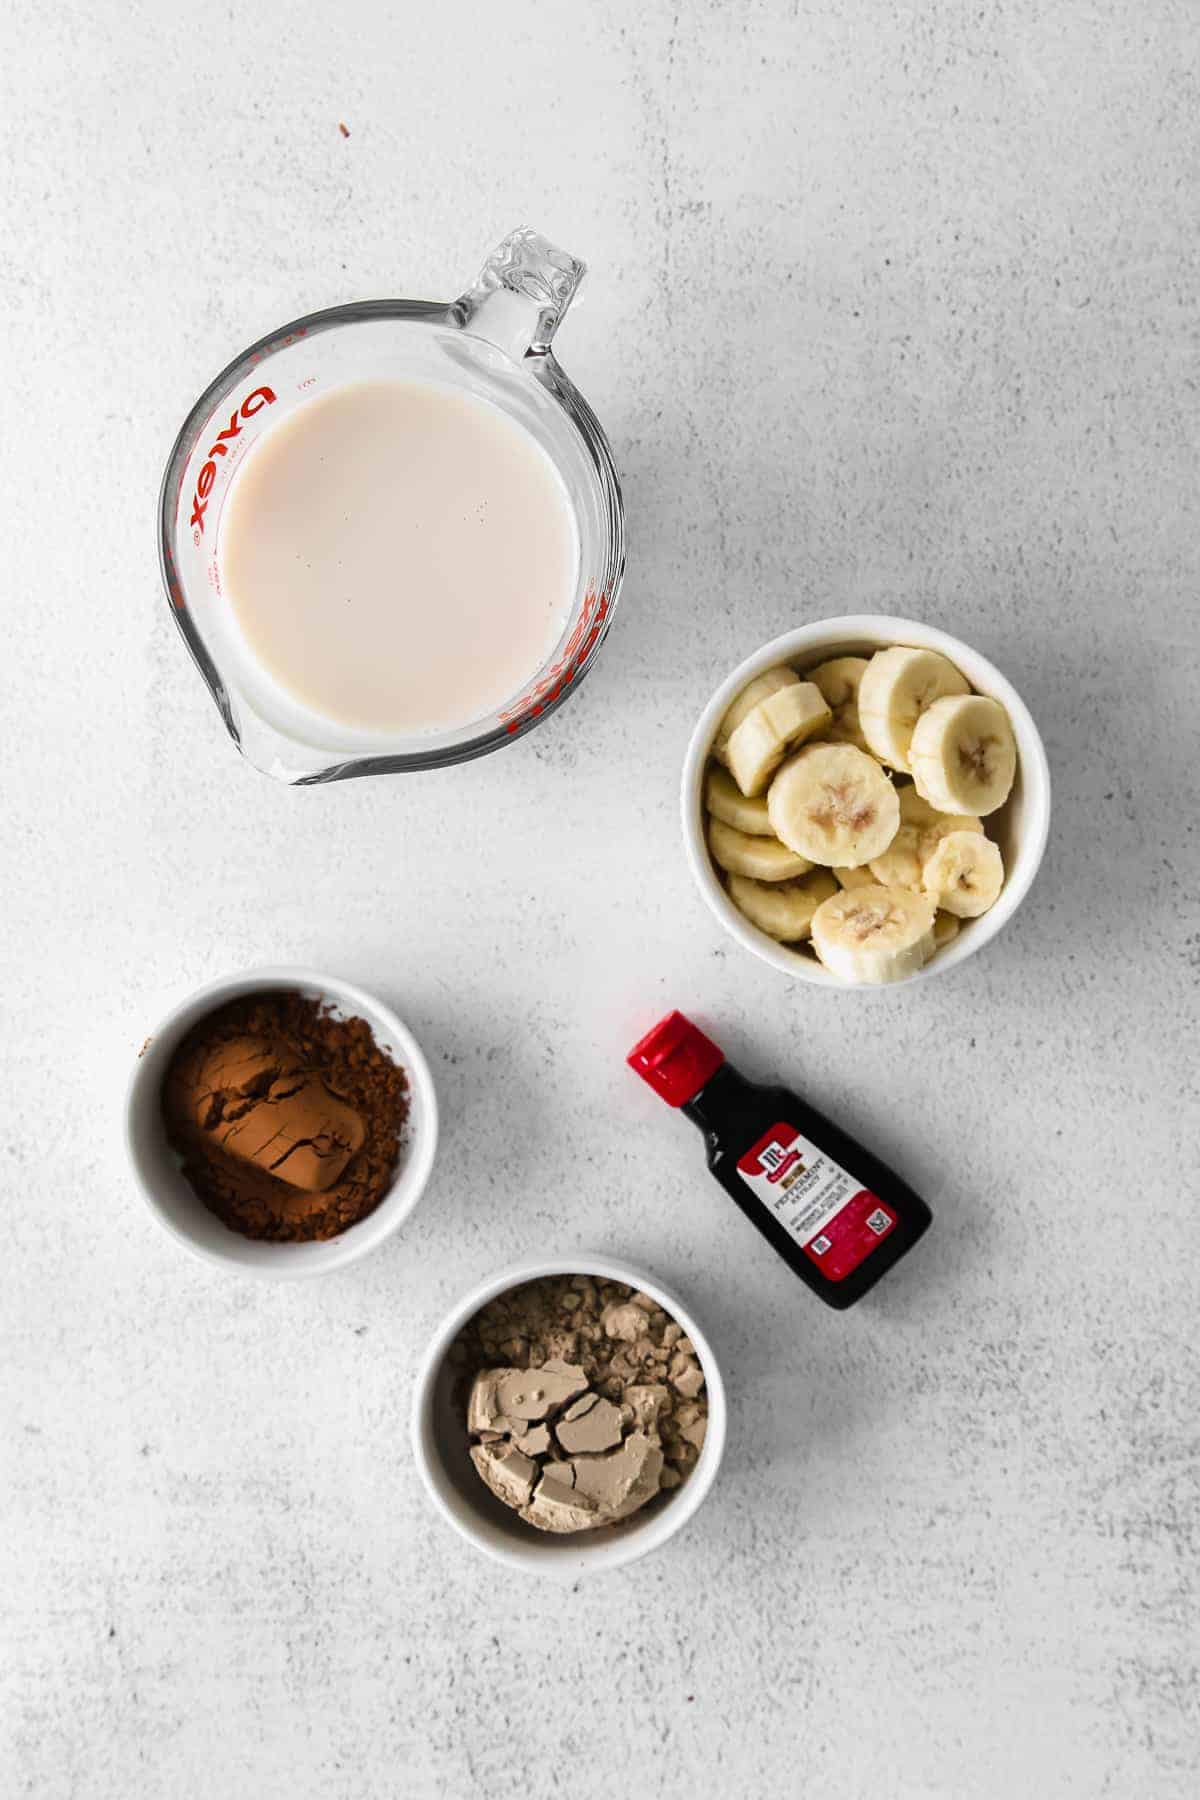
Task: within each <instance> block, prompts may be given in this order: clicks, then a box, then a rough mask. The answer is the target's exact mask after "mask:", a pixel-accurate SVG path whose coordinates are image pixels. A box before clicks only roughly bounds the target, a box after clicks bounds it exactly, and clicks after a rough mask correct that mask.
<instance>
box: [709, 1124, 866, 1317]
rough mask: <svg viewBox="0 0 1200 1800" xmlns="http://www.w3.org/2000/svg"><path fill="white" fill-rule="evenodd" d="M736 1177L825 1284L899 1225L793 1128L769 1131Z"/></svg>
mask: <svg viewBox="0 0 1200 1800" xmlns="http://www.w3.org/2000/svg"><path fill="white" fill-rule="evenodd" d="M738 1174H739V1175H740V1176H741V1178H742V1180H743V1181H744V1182H745V1183H746V1186H747V1187H748V1188H749V1189H750V1191H751V1193H752V1194H754V1195H755V1196H756V1198H757V1199H759V1200H761V1201H762V1203H763V1205H764V1206H766V1207H768V1208H769V1210H770V1212H771V1216H772V1217H773V1218H774V1219H776V1220H777V1221H778V1223H779V1224H780V1225H782V1226H783V1229H784V1230H785V1231H786V1232H787V1233H788V1235H789V1236H790V1237H793V1238H795V1240H796V1242H797V1243H798V1244H799V1246H800V1248H801V1249H802V1250H803V1252H804V1254H805V1256H807V1257H809V1258H810V1259H811V1260H812V1261H813V1262H814V1263H815V1264H816V1266H817V1268H818V1269H820V1271H821V1273H822V1275H824V1277H825V1279H826V1281H844V1280H845V1279H846V1277H847V1275H852V1274H853V1273H854V1271H855V1269H857V1267H858V1265H859V1264H860V1263H861V1262H864V1261H865V1260H866V1258H867V1257H868V1256H870V1254H871V1252H872V1250H874V1249H875V1248H876V1246H877V1245H879V1244H881V1243H882V1242H883V1240H884V1238H885V1237H887V1235H888V1233H889V1232H890V1231H894V1230H895V1228H896V1226H897V1224H898V1223H899V1216H898V1214H897V1213H895V1212H894V1211H893V1209H892V1208H891V1207H890V1206H889V1205H888V1204H887V1202H886V1201H885V1200H881V1199H880V1198H879V1196H878V1194H872V1193H871V1192H870V1190H869V1189H868V1188H865V1187H863V1185H862V1183H861V1182H859V1181H856V1180H855V1178H854V1176H853V1175H848V1174H847V1173H846V1171H845V1169H843V1168H842V1166H841V1164H840V1163H836V1162H834V1160H833V1158H832V1157H829V1156H826V1155H825V1152H824V1151H823V1150H818V1149H817V1146H816V1145H815V1144H810V1143H809V1141H808V1139H807V1138H806V1137H801V1135H800V1133H799V1132H798V1131H797V1130H796V1128H795V1126H793V1125H772V1127H771V1129H770V1131H768V1132H764V1134H763V1136H762V1137H760V1138H759V1140H758V1142H757V1144H755V1145H754V1146H753V1148H752V1149H750V1150H747V1152H746V1154H745V1156H743V1157H742V1158H741V1159H740V1161H739V1162H738Z"/></svg>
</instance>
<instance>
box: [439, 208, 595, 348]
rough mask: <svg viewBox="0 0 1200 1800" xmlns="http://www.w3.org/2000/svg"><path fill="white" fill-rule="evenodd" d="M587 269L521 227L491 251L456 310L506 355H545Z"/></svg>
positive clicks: (463, 323)
mask: <svg viewBox="0 0 1200 1800" xmlns="http://www.w3.org/2000/svg"><path fill="white" fill-rule="evenodd" d="M585 273H586V265H585V264H584V263H581V262H580V261H579V259H578V258H577V257H574V256H568V254H567V252H566V251H565V250H557V249H555V247H554V245H553V244H551V243H549V242H548V241H547V240H546V239H545V238H544V237H541V236H540V235H539V234H538V233H537V232H536V231H531V230H530V229H529V227H528V226H522V227H521V228H520V229H519V230H517V231H510V232H509V234H508V236H507V237H506V238H505V239H504V242H503V243H502V244H498V245H497V247H496V248H495V250H493V252H492V254H491V255H490V256H489V257H488V259H487V261H486V262H485V263H484V265H483V267H482V269H480V271H479V274H478V276H477V277H476V279H475V280H474V282H472V284H471V286H470V287H469V288H468V289H467V291H466V293H465V294H463V295H461V296H460V298H459V299H458V300H457V301H456V302H455V307H454V310H455V314H456V317H457V319H458V322H459V324H460V325H461V326H462V327H463V329H464V330H465V331H469V332H471V333H472V334H473V335H474V336H475V337H481V338H486V339H487V340H488V341H489V342H490V343H493V344H495V345H496V347H497V348H498V349H500V350H503V351H504V352H505V353H506V355H508V356H511V357H515V358H517V359H518V360H519V359H520V358H521V357H523V356H544V355H545V354H546V352H547V351H548V350H549V348H550V344H551V340H552V339H553V337H554V333H555V332H556V331H557V330H558V327H559V323H560V321H561V319H562V317H563V314H564V313H565V312H566V310H567V308H568V306H570V304H571V301H572V300H573V299H574V297H575V290H576V288H577V287H578V286H579V284H580V282H581V281H582V280H583V277H584V274H585Z"/></svg>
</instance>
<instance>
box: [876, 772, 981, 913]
mask: <svg viewBox="0 0 1200 1800" xmlns="http://www.w3.org/2000/svg"><path fill="white" fill-rule="evenodd" d="M899 793H900V825H899V828H898V830H897V832H896V835H895V837H894V838H893V839H892V841H891V843H890V844H889V845H888V847H887V849H886V850H885V851H884V853H883V855H882V856H875V857H872V859H871V865H870V867H871V873H872V875H873V876H874V878H875V880H876V881H878V882H879V883H880V885H881V886H882V887H902V888H911V890H912V892H913V893H914V894H919V893H920V892H921V891H922V886H923V881H924V871H925V864H926V863H927V862H928V860H929V858H930V857H931V856H932V855H933V852H934V850H935V849H936V848H937V845H938V843H939V841H940V840H941V839H942V838H944V837H948V836H949V834H950V833H951V832H952V831H978V832H982V831H983V825H982V824H981V822H980V821H979V820H978V819H975V818H972V816H971V815H970V813H961V814H959V813H940V812H935V811H934V809H933V807H932V806H930V804H929V802H928V801H927V800H922V798H921V796H920V794H918V792H917V790H916V788H915V787H911V786H910V787H902V788H901V789H900V790H899Z"/></svg>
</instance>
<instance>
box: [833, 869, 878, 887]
mask: <svg viewBox="0 0 1200 1800" xmlns="http://www.w3.org/2000/svg"><path fill="white" fill-rule="evenodd" d="M833 872H834V874H835V875H836V876H837V879H838V885H839V886H840V887H844V888H856V887H874V886H875V885H876V883H875V877H874V876H873V875H872V873H871V869H870V865H869V864H867V863H864V864H863V865H862V867H861V868H858V869H835V870H834V871H833Z"/></svg>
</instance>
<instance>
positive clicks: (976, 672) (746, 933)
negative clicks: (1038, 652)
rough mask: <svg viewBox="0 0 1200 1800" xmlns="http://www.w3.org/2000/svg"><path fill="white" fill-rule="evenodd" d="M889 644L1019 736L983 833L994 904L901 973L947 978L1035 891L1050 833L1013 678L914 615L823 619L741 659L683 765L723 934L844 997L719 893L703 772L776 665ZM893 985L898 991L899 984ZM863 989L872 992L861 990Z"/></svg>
mask: <svg viewBox="0 0 1200 1800" xmlns="http://www.w3.org/2000/svg"><path fill="white" fill-rule="evenodd" d="M889 644H911V645H913V646H915V647H916V648H918V649H924V650H938V651H940V652H941V654H942V655H943V656H946V657H948V658H949V659H950V661H951V662H952V663H953V664H954V665H955V667H956V668H958V669H961V670H962V673H963V674H964V675H965V676H966V678H967V680H968V681H969V682H970V683H971V686H972V687H973V688H974V689H975V691H976V692H977V693H980V694H987V695H988V696H989V697H990V698H991V699H993V700H998V701H999V702H1000V704H1001V705H1002V706H1003V707H1004V708H1005V710H1006V711H1007V713H1008V716H1009V718H1010V720H1011V721H1012V728H1013V733H1014V735H1015V737H1016V740H1017V779H1016V782H1015V784H1014V786H1013V791H1012V793H1011V795H1010V796H1009V798H1008V800H1007V801H1006V802H1005V804H1004V806H1003V807H1002V808H1001V809H1000V811H999V812H998V813H995V814H993V815H992V817H991V818H989V819H988V821H987V830H988V836H989V837H994V838H995V839H996V841H997V843H998V844H999V846H1000V850H1001V853H1002V855H1003V857H1004V867H1005V872H1006V873H1005V882H1004V888H1003V891H1002V892H1001V895H1000V898H999V899H998V900H997V901H996V904H995V905H994V906H993V907H991V908H990V910H989V911H988V912H986V913H984V914H983V916H982V917H981V918H978V919H964V920H963V922H962V929H961V930H960V931H959V933H958V935H957V937H955V938H954V939H953V940H952V941H951V942H950V943H949V944H947V945H946V946H945V947H944V948H943V949H941V950H939V951H938V952H937V954H936V955H935V956H934V957H933V958H932V959H931V960H930V961H929V962H927V963H926V965H925V967H924V968H923V969H921V970H919V971H918V972H917V973H916V974H914V975H910V976H908V977H907V981H909V982H912V981H926V980H928V979H929V977H930V976H932V975H944V974H946V973H947V972H948V971H949V970H950V969H954V968H957V967H958V965H959V964H960V963H962V962H965V961H966V959H967V957H968V956H973V955H974V954H975V952H976V951H977V950H982V948H983V946H984V945H985V944H987V943H990V941H991V940H992V938H994V937H995V936H996V934H997V932H999V931H1001V930H1003V928H1004V926H1005V925H1007V923H1008V921H1009V920H1010V919H1011V918H1012V916H1013V914H1014V913H1015V912H1016V910H1017V908H1018V907H1019V906H1020V904H1021V902H1022V900H1024V898H1025V896H1026V894H1027V893H1028V892H1029V890H1030V888H1031V887H1032V885H1033V878H1034V876H1035V875H1036V874H1037V872H1038V865H1039V864H1040V863H1041V860H1042V854H1043V852H1044V851H1045V848H1046V838H1047V835H1048V833H1049V830H1050V766H1049V764H1048V762H1047V761H1046V751H1045V746H1044V745H1043V743H1042V739H1041V734H1040V733H1039V731H1038V728H1037V726H1036V725H1035V724H1034V722H1033V719H1032V716H1031V715H1030V712H1029V708H1028V707H1027V706H1026V705H1025V702H1024V701H1023V700H1022V699H1021V696H1020V695H1019V694H1018V693H1017V691H1016V689H1015V688H1014V687H1013V686H1012V684H1011V682H1009V681H1008V680H1006V678H1005V677H1004V676H1003V675H1002V674H1001V673H1000V671H999V669H997V668H994V667H993V665H992V664H991V663H990V662H988V660H987V658H986V657H983V656H980V654H979V652H978V651H977V650H972V649H971V648H970V646H969V645H968V644H964V643H962V642H961V641H960V640H959V639H958V638H955V637H951V636H950V634H949V632H946V631H938V630H937V629H936V627H935V626H932V625H922V624H920V623H918V621H917V620H915V619H891V618H886V617H883V616H879V615H875V614H871V613H862V614H857V613H856V614H851V615H849V616H847V617H846V618H842V619H820V620H818V621H817V622H816V623H815V624H813V625H802V626H800V627H799V628H798V629H797V630H796V631H785V632H784V634H783V636H782V637H777V638H774V639H773V640H772V641H771V643H769V644H764V645H763V647H762V649H761V650H756V651H755V652H754V654H753V656H748V657H747V658H746V660H745V662H743V663H740V664H739V665H738V667H737V668H736V669H735V670H734V671H733V673H732V674H731V675H729V676H727V677H726V679H725V680H724V681H723V682H722V683H721V685H720V687H719V688H718V689H717V691H716V693H715V694H714V695H713V696H712V699H711V700H710V701H709V702H708V705H707V706H706V707H705V708H704V711H703V712H702V713H701V715H700V718H699V721H698V723H697V725H696V729H695V731H694V732H693V733H692V738H691V742H690V743H689V745H688V750H687V755H686V757H685V758H684V764H683V785H682V790H681V803H682V812H683V842H684V848H685V850H686V852H687V859H688V865H689V867H690V868H691V871H692V875H693V877H694V879H695V882H696V886H697V887H698V888H699V889H700V892H701V893H702V894H703V896H704V898H705V900H706V901H707V902H708V905H709V907H710V908H711V909H712V911H713V912H714V913H715V914H716V916H717V918H718V919H719V920H720V922H721V924H722V925H723V926H724V927H725V929H726V931H727V932H728V933H729V935H730V937H732V938H736V940H737V942H738V943H739V944H740V945H741V946H742V948H743V949H744V950H749V951H750V952H751V953H752V954H753V955H754V956H759V957H761V958H762V960H763V961H764V962H768V963H770V964H771V966H772V968H775V969H778V970H779V971H780V972H781V973H782V974H784V975H790V976H792V977H793V978H794V979H796V980H798V981H809V982H813V983H814V984H815V985H817V986H819V987H828V988H837V989H840V990H841V991H843V992H846V991H854V992H862V991H864V990H863V989H862V988H859V987H854V988H853V989H851V984H850V983H848V982H845V981H842V980H841V979H840V978H839V977H838V976H836V975H832V974H830V972H829V970H828V969H825V968H823V967H822V966H821V964H820V963H819V962H817V961H816V960H815V959H814V958H813V957H811V956H807V955H805V954H803V953H802V952H800V951H797V950H792V949H789V948H788V946H787V945H786V944H779V943H776V942H775V940H774V938H769V937H767V935H766V933H765V932H762V931H759V930H758V929H757V927H756V926H754V925H752V924H751V923H750V921H749V919H747V918H746V917H745V916H744V915H743V914H742V913H740V912H739V911H738V909H737V907H736V906H735V905H734V904H733V902H732V900H731V899H730V898H729V895H728V894H727V893H726V892H725V889H724V887H723V886H722V885H721V882H720V880H719V879H718V876H717V871H716V869H715V868H714V867H713V863H712V859H711V857H710V856H709V852H708V844H707V842H706V841H705V834H704V818H705V814H704V795H703V789H704V771H705V766H706V764H707V762H708V754H709V748H710V746H711V744H712V740H713V738H714V737H715V735H716V730H717V726H718V725H719V724H720V722H721V720H722V718H723V717H724V715H725V711H726V709H727V708H728V706H729V705H730V702H731V701H732V700H733V699H734V698H735V697H736V696H737V695H738V694H739V693H740V692H741V691H742V689H743V688H744V687H745V686H746V684H747V682H749V681H753V679H754V677H755V676H756V675H761V674H762V672H763V670H764V669H773V668H775V667H776V666H777V665H778V664H779V663H790V664H792V665H793V666H794V667H796V668H797V669H801V670H803V669H804V668H814V667H815V666H816V665H817V664H818V663H821V662H826V661H828V659H829V658H830V657H834V656H871V655H873V654H874V652H875V651H876V650H882V649H886V647H887V646H888V645H889ZM891 985H893V986H903V985H905V983H903V982H897V983H894V984H891ZM866 991H868V992H870V991H874V990H871V989H869V988H868V989H867V990H866Z"/></svg>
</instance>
